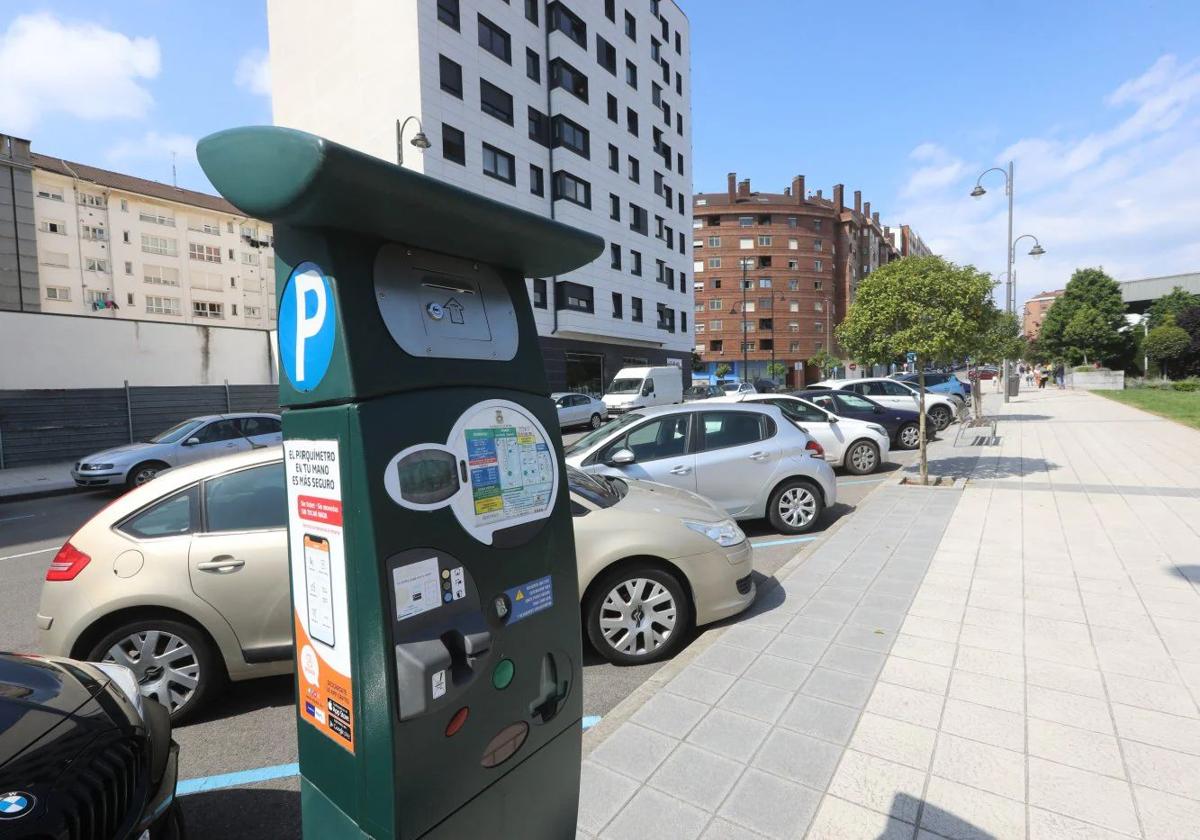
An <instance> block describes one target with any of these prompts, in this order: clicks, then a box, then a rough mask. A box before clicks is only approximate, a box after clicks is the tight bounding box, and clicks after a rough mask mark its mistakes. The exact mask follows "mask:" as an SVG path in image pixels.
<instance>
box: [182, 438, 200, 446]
mask: <svg viewBox="0 0 1200 840" xmlns="http://www.w3.org/2000/svg"><path fill="white" fill-rule="evenodd" d="M199 443H200V438H198V437H190V438H188V439H187V440H185V441H184V442H183V445H184V446H197V445H199Z"/></svg>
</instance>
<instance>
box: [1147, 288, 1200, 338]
mask: <svg viewBox="0 0 1200 840" xmlns="http://www.w3.org/2000/svg"><path fill="white" fill-rule="evenodd" d="M1195 306H1200V295H1194V294H1192V293H1191V292H1185V291H1184V290H1183V287H1182V286H1176V287H1175V288H1173V289H1171V291H1170V292H1168V293H1167V294H1165V295H1163V296H1162V297H1160V298H1159V299H1158V300H1156V301H1154V303H1152V304H1150V310H1149V312H1148V313H1147V314H1148V315H1149V316H1150V317H1149V326H1150V329H1154V328H1155V327H1161V326H1163V324H1165V323H1166V320H1167V318H1168V317H1175V318H1178V317H1179V314H1180V313H1181V312H1183V311H1184V310H1185V309H1191V308H1192V307H1195Z"/></svg>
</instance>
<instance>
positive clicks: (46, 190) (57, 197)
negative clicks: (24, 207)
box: [37, 187, 63, 201]
mask: <svg viewBox="0 0 1200 840" xmlns="http://www.w3.org/2000/svg"><path fill="white" fill-rule="evenodd" d="M37 194H38V198H48V199H50V200H51V201H62V200H63V191H62V190H61V189H59V188H58V187H39V188H38V192H37Z"/></svg>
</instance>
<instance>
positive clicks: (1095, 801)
mask: <svg viewBox="0 0 1200 840" xmlns="http://www.w3.org/2000/svg"><path fill="white" fill-rule="evenodd" d="M1029 804H1030V805H1036V806H1038V807H1039V808H1045V809H1046V810H1048V811H1056V812H1058V813H1060V814H1066V815H1067V816H1068V817H1075V818H1076V819H1080V820H1086V821H1088V822H1092V823H1096V824H1097V825H1099V826H1101V827H1103V828H1107V829H1110V830H1112V831H1120V832H1124V833H1125V834H1133V835H1135V836H1136V835H1137V834H1138V832H1139V828H1138V821H1137V814H1136V813H1135V811H1134V807H1133V796H1132V793H1131V791H1130V788H1129V784H1128V783H1127V782H1125V781H1122V780H1118V779H1112V778H1109V777H1108V776H1101V775H1099V774H1097V773H1091V772H1088V771H1087V770H1080V769H1078V768H1076V767H1067V766H1066V765H1063V764H1056V763H1054V762H1051V761H1045V760H1044V759H1041V758H1037V757H1031V758H1030V759H1029Z"/></svg>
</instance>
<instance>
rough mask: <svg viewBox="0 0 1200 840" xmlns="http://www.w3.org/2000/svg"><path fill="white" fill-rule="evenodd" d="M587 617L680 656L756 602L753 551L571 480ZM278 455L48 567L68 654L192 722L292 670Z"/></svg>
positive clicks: (50, 611) (651, 503)
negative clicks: (253, 684) (243, 688)
mask: <svg viewBox="0 0 1200 840" xmlns="http://www.w3.org/2000/svg"><path fill="white" fill-rule="evenodd" d="M568 478H569V486H570V491H571V510H572V514H573V516H574V523H575V541H576V548H577V552H576V553H577V558H578V569H579V591H580V592H581V593H582V614H583V620H584V622H585V629H586V633H587V636H588V638H589V639H590V640H591V642H592V644H593V645H594V646H595V648H596V649H597V651H598V652H599V653H600V654H601V655H602V656H604V657H605V658H607V659H609V660H610V661H613V662H618V663H623V664H625V663H641V662H649V661H653V660H656V659H661V658H663V657H666V656H669V655H671V654H672V653H673V652H674V651H676V650H677V649H678V648H679V646H680V645H681V644H683V641H684V639H685V638H686V636H687V633H688V631H689V630H690V628H691V627H692V626H693V625H701V624H707V623H709V622H713V621H718V620H720V619H722V618H726V617H728V616H731V615H734V614H736V613H738V612H741V611H742V610H744V609H745V608H746V607H748V606H749V605H750V603H751V602H752V601H753V600H754V594H755V587H754V581H753V578H752V577H751V570H752V567H753V563H752V548H751V546H750V543H749V541H748V540H747V539H746V537H745V535H744V534H743V533H742V532H741V530H740V529H739V528H738V526H737V525H736V524H735V523H734V522H733V521H732V520H730V519H729V518H728V517H727V516H726V515H725V513H724V512H723V511H721V510H719V509H717V508H716V507H715V506H713V505H712V503H710V502H708V501H707V500H706V499H704V498H702V497H700V496H698V495H696V494H694V493H689V492H687V491H683V490H677V489H675V488H671V487H666V486H663V485H658V484H651V483H647V482H637V481H628V482H627V481H624V480H621V479H606V478H597V477H593V476H588V475H585V474H583V473H581V472H579V471H577V470H574V469H569V470H568ZM286 528H287V500H286V494H285V490H284V476H283V462H282V460H281V452H280V450H279V448H278V447H271V448H264V449H258V450H254V451H251V452H245V453H241V454H238V455H232V456H229V457H225V458H218V459H214V460H211V461H205V462H203V463H200V464H194V465H191V466H186V467H180V468H177V469H173V470H169V471H167V472H164V473H162V474H161V475H160V476H159V477H158V478H156V479H155V480H154V481H152V482H150V483H148V484H146V485H143V486H141V487H138V488H137V489H135V490H132V491H130V492H128V493H126V494H125V495H123V496H121V497H120V498H118V499H117V500H116V501H114V502H113V503H112V504H110V505H109V506H108V507H106V508H104V509H103V510H102V511H100V512H99V513H98V514H96V516H94V517H92V519H91V520H89V521H88V522H87V523H86V524H85V525H84V526H83V527H82V528H80V529H79V531H77V532H76V533H75V534H74V535H73V536H72V537H71V538H70V540H69V541H68V542H67V543H66V545H64V546H63V547H62V549H61V550H60V551H59V552H58V554H57V555H56V556H55V558H54V560H53V561H52V562H51V564H50V568H49V570H48V571H47V573H46V583H45V584H44V586H43V588H42V600H41V605H40V607H39V609H38V616H37V622H38V627H39V629H40V631H41V648H42V650H43V651H45V652H46V653H49V654H53V655H59V656H71V657H75V658H80V659H87V660H92V661H110V662H119V663H121V664H122V665H125V666H127V667H129V668H131V669H132V670H133V671H134V672H135V673H136V674H137V677H138V680H139V682H140V684H141V688H142V692H143V693H144V694H145V695H147V696H149V697H153V698H154V699H156V700H158V701H159V702H160V703H162V704H163V705H164V706H166V707H167V708H168V709H170V711H171V715H172V717H173V719H175V720H176V721H178V720H182V719H184V718H186V717H187V716H188V715H190V714H192V713H193V712H194V711H195V710H196V709H198V708H200V707H201V706H203V705H204V704H205V702H207V701H208V700H209V699H211V698H212V697H213V696H214V695H215V694H216V693H218V692H219V691H220V689H221V687H222V685H223V684H224V683H225V681H226V680H245V679H251V678H254V677H264V676H271V675H274V674H283V673H288V672H290V671H291V670H292V620H291V609H292V608H291V595H290V592H289V587H288V558H287V540H286Z"/></svg>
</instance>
